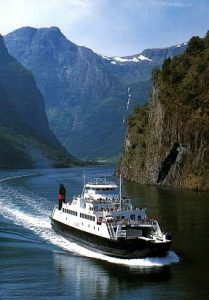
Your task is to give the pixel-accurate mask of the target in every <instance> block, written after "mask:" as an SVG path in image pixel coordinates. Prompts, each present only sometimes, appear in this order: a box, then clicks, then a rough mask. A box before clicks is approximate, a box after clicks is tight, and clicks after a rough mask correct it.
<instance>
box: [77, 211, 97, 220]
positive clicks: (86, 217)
mask: <svg viewBox="0 0 209 300" xmlns="http://www.w3.org/2000/svg"><path fill="white" fill-rule="evenodd" d="M80 217H81V218H83V219H87V220H90V221H95V217H94V216H90V215H86V214H82V213H80Z"/></svg>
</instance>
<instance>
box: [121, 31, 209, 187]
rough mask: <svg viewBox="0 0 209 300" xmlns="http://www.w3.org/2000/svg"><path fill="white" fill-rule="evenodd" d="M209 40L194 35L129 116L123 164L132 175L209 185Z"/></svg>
mask: <svg viewBox="0 0 209 300" xmlns="http://www.w3.org/2000/svg"><path fill="white" fill-rule="evenodd" d="M208 41H209V37H208V35H207V36H206V38H205V39H199V38H193V39H191V41H190V43H189V46H188V49H187V51H186V54H184V55H182V56H179V57H178V58H175V59H173V60H166V61H165V62H164V64H163V67H162V71H157V72H156V73H155V75H154V82H155V88H154V90H153V93H152V98H151V101H150V103H149V105H148V106H146V107H143V108H138V110H137V111H135V114H133V115H132V116H131V117H130V119H129V123H128V130H127V135H126V141H125V149H124V155H123V157H122V159H121V161H120V164H119V167H118V172H120V173H121V174H122V175H123V177H125V178H126V179H128V180H133V181H136V182H140V183H144V184H158V185H166V186H172V187H174V188H186V189H194V190H208V189H209V182H208V176H209V98H208V82H209V77H208V74H209V73H208V71H209V70H208V63H207V62H208V59H209V42H208Z"/></svg>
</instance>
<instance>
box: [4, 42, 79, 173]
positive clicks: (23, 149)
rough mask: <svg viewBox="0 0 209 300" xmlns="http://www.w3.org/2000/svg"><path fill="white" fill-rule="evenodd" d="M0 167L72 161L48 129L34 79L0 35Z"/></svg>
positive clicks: (46, 164)
mask: <svg viewBox="0 0 209 300" xmlns="http://www.w3.org/2000/svg"><path fill="white" fill-rule="evenodd" d="M0 107H1V110H0V140H1V149H0V168H19V167H44V166H47V167H49V166H54V165H57V166H58V165H63V166H64V165H65V164H67V165H69V164H71V163H72V161H73V157H70V155H68V153H67V152H66V150H65V149H64V148H63V147H62V146H61V145H60V143H59V142H58V140H57V139H56V137H55V136H54V134H53V133H52V131H51V130H50V128H49V125H48V121H47V117H46V114H45V110H44V100H43V96H42V95H41V93H40V91H39V90H38V88H37V86H36V83H35V80H34V78H33V76H32V74H31V73H30V71H28V70H26V69H25V68H24V67H23V66H22V65H21V64H20V63H19V62H18V61H17V60H16V59H15V58H13V57H12V56H11V55H10V54H9V53H8V51H7V49H6V47H5V45H4V41H3V38H2V37H1V36H0Z"/></svg>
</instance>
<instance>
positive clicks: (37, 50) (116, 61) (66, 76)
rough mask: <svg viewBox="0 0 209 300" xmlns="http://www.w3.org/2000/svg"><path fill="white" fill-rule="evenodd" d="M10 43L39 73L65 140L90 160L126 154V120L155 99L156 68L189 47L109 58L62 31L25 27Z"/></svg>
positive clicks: (48, 107)
mask: <svg viewBox="0 0 209 300" xmlns="http://www.w3.org/2000/svg"><path fill="white" fill-rule="evenodd" d="M4 39H5V43H6V45H7V47H8V49H9V51H10V53H11V54H12V55H13V56H15V57H16V58H17V59H18V60H19V61H20V62H21V63H22V64H23V65H24V66H25V67H26V68H28V69H29V70H31V71H32V73H33V74H34V76H35V79H36V82H37V84H38V86H39V88H40V90H41V92H42V94H43V95H44V98H45V104H46V113H47V116H48V119H49V124H50V127H51V129H52V130H53V132H54V133H55V135H56V136H57V138H58V139H59V141H60V142H61V143H62V144H63V145H64V146H65V147H66V148H67V149H68V150H69V151H70V153H72V154H74V155H75V156H79V157H81V158H88V159H92V158H93V159H104V158H110V157H113V156H116V155H118V154H119V153H120V152H121V149H122V145H123V138H124V130H125V122H124V119H125V118H126V116H127V115H128V114H129V112H130V111H132V108H133V107H134V106H135V105H136V104H139V103H141V104H142V103H144V102H145V100H146V99H147V97H148V96H149V93H150V91H151V87H152V84H151V81H150V77H151V72H152V70H153V68H154V67H156V66H159V65H161V63H162V61H163V60H164V59H165V58H166V57H169V56H170V55H171V56H173V55H174V54H179V53H182V52H183V51H184V50H185V48H186V45H183V44H182V45H178V46H176V47H171V48H165V49H152V50H146V51H145V52H142V53H141V54H137V55H134V56H129V57H105V56H102V55H98V54H96V53H94V52H93V51H92V50H90V49H88V48H85V47H80V46H77V45H75V44H74V43H72V42H71V41H69V40H68V39H66V37H65V36H64V35H63V34H62V33H61V31H60V30H59V29H58V28H57V27H51V28H41V29H35V28H31V27H24V28H20V29H18V30H16V31H14V32H11V33H10V34H8V35H7V36H5V37H4ZM146 55H148V56H147V57H146ZM149 55H150V57H149Z"/></svg>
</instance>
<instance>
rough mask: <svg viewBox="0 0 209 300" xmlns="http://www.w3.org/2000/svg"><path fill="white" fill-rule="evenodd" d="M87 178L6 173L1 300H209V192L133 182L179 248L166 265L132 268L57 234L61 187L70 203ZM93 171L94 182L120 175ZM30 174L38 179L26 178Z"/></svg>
mask: <svg viewBox="0 0 209 300" xmlns="http://www.w3.org/2000/svg"><path fill="white" fill-rule="evenodd" d="M82 173H83V169H81V168H75V169H68V170H66V169H65V170H53V169H51V170H36V171H34V170H27V171H12V172H3V171H2V172H0V299H82V300H89V299H101V300H103V299H104V300H106V299H118V300H119V299H125V300H126V299H128V300H129V299H130V300H131V299H209V275H208V270H209V261H208V256H207V255H208V253H209V234H208V228H209V225H208V219H209V194H208V193H196V192H180V191H170V190H165V189H164V190H162V189H157V188H153V187H143V186H141V185H137V184H133V183H126V184H125V185H124V193H126V194H128V195H129V196H130V197H132V199H133V202H134V203H135V205H136V206H146V207H147V214H148V216H149V217H151V218H156V219H157V220H158V221H159V223H160V225H161V228H162V229H163V230H164V231H170V232H171V233H172V236H173V249H172V252H171V253H170V254H169V257H168V258H165V259H156V260H153V259H148V260H137V261H135V262H133V261H132V262H130V263H129V262H127V263H126V265H124V264H123V261H120V260H116V259H113V260H110V259H108V258H105V257H100V256H98V255H96V254H94V253H90V254H89V253H88V252H87V251H85V249H80V248H79V247H78V246H77V245H76V244H73V243H70V242H68V241H66V240H65V239H64V238H62V237H60V236H58V235H57V234H55V233H54V232H53V230H52V229H51V226H50V221H49V218H48V216H49V214H50V212H51V210H52V208H53V206H54V205H55V203H56V197H57V188H58V185H59V183H60V182H62V183H64V184H65V185H66V187H67V191H68V197H69V198H70V197H71V196H72V195H74V194H79V193H80V192H81V189H82ZM86 173H87V176H88V177H89V179H91V178H93V177H97V176H100V175H112V174H113V173H114V169H113V168H112V167H89V168H87V169H86ZM27 174H28V175H36V176H24V177H21V175H27ZM15 176H16V177H15ZM176 255H178V257H179V259H178V258H177V256H176ZM89 256H91V257H89ZM156 264H160V265H158V266H157V265H156Z"/></svg>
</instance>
